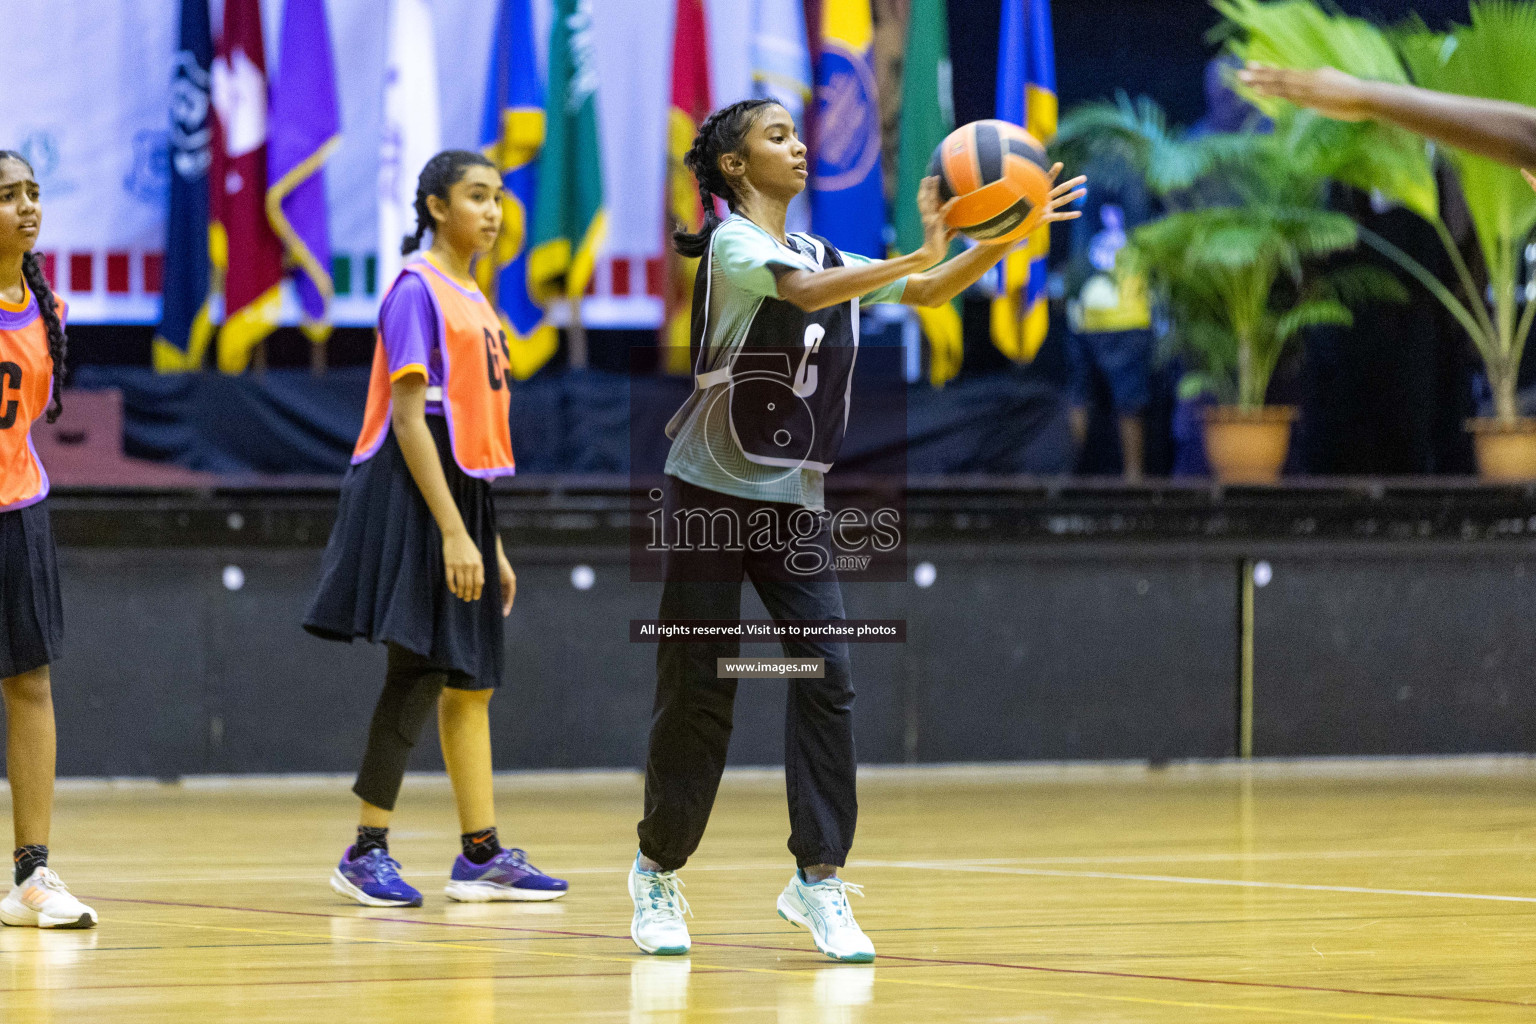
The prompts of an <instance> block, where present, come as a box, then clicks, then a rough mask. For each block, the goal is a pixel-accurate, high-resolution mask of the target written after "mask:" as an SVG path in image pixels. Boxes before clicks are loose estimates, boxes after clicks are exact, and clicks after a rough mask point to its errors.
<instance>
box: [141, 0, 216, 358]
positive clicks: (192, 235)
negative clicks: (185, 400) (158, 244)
mask: <svg viewBox="0 0 1536 1024" xmlns="http://www.w3.org/2000/svg"><path fill="white" fill-rule="evenodd" d="M212 65H213V34H212V31H211V30H210V28H209V24H208V0H182V3H181V35H180V42H179V43H178V44H177V47H176V70H175V72H174V74H173V75H172V78H171V144H170V161H171V204H170V214H169V216H168V217H167V219H166V228H165V270H164V276H163V278H162V298H163V300H164V306H163V308H162V312H161V314H160V329H159V330H158V331H157V332H155V340H154V345H153V349H152V351H153V360H154V365H155V369H156V370H159V371H160V372H161V373H175V372H178V371H185V370H196V369H199V368H200V367H201V366H202V365H203V358H204V356H205V354H206V353H207V351H208V343H209V342H210V341H211V340H212V339H213V323H212V321H211V320H210V319H209V315H208V295H209V292H210V290H211V284H212V282H211V279H210V275H211V274H212V263H211V261H210V260H209V257H208V165H209V162H210V161H211V160H212V155H211V153H210V151H209V148H208V147H209V143H210V142H211V141H212V138H213V122H212V103H211V99H210V96H209V92H208V89H209V73H210V72H209V69H210V68H211V67H212Z"/></svg>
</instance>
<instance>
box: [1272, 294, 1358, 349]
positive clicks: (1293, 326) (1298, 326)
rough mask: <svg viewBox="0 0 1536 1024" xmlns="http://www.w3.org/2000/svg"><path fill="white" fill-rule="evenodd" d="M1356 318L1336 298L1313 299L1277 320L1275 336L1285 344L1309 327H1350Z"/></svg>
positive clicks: (1290, 310)
mask: <svg viewBox="0 0 1536 1024" xmlns="http://www.w3.org/2000/svg"><path fill="white" fill-rule="evenodd" d="M1354 322H1355V318H1354V315H1353V314H1352V313H1350V311H1349V308H1348V307H1347V306H1345V305H1344V304H1343V303H1342V302H1339V301H1338V300H1336V299H1311V300H1309V301H1306V302H1302V303H1299V304H1297V305H1296V306H1293V307H1292V308H1291V309H1289V310H1287V311H1286V312H1284V313H1282V314H1281V315H1280V316H1279V317H1278V318H1277V319H1276V320H1275V338H1276V340H1277V341H1278V342H1279V343H1280V344H1282V345H1283V344H1285V342H1287V341H1289V340H1290V339H1291V338H1292V337H1293V336H1294V335H1295V334H1296V333H1297V332H1298V331H1301V330H1304V329H1306V328H1308V327H1321V326H1322V325H1324V324H1335V325H1337V326H1339V327H1349V326H1351V325H1352V324H1354Z"/></svg>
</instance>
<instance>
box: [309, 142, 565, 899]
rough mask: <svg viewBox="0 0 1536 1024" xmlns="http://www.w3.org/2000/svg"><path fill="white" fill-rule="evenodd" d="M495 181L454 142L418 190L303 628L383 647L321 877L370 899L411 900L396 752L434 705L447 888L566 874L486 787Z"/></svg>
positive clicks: (498, 397)
mask: <svg viewBox="0 0 1536 1024" xmlns="http://www.w3.org/2000/svg"><path fill="white" fill-rule="evenodd" d="M501 200H502V183H501V178H500V176H499V175H498V174H497V172H496V168H495V166H494V165H493V164H492V163H491V162H490V161H489V160H487V159H486V158H485V157H483V156H481V155H480V154H478V153H472V152H469V151H467V150H448V151H446V152H443V153H439V154H437V156H435V157H433V158H432V159H431V160H430V161H428V163H427V166H426V167H425V168H424V169H423V170H422V172H421V178H420V180H419V182H418V183H417V187H416V223H417V227H416V234H415V235H414V236H413V237H410V238H407V239H406V240H405V245H404V246H403V247H402V251H403V252H405V253H406V254H407V255H409V254H411V253H414V252H415V251H416V250H417V249H418V247H419V246H420V244H421V238H422V235H423V234H425V233H426V232H427V231H428V230H431V232H432V246H431V248H430V249H428V250H427V251H426V252H425V253H422V254H421V256H420V257H419V258H416V259H413V260H412V261H410V262H408V263H407V264H406V265H405V268H404V269H403V270H402V271H401V272H400V276H399V277H398V278H396V279H395V281H394V283H393V284H392V285H391V286H390V288H389V291H388V293H387V294H386V295H385V298H384V303H383V306H382V307H381V309H380V311H379V332H378V340H377V342H376V345H375V348H374V358H373V376H372V378H371V380H370V382H369V386H368V404H367V407H366V409H365V411H364V414H363V429H362V432H361V434H360V435H359V437H358V441H357V448H356V449H355V451H354V452H353V455H352V468H351V469H350V470H349V471H348V473H347V477H346V480H345V481H344V482H343V483H342V490H341V503H340V506H339V508H338V510H337V515H336V526H335V528H334V530H333V531H332V532H331V539H330V543H329V544H328V545H327V547H326V551H325V558H324V561H323V563H322V567H321V581H320V588H319V591H318V593H317V594H316V595H315V599H314V603H313V605H312V606H311V608H310V612H309V615H308V617H307V618H306V619H305V622H304V628H305V629H307V630H309V631H310V632H311V633H314V634H315V635H317V636H321V637H324V638H327V639H332V640H343V641H350V640H352V639H353V638H354V637H365V638H367V639H369V640H373V641H382V642H383V643H384V644H385V645H386V646H387V648H388V651H389V663H388V670H387V671H386V674H385V678H384V689H383V692H382V693H381V694H380V695H379V699H378V702H377V704H376V706H375V708H374V713H373V722H372V724H371V726H370V728H369V731H368V746H367V750H366V751H365V753H364V755H363V764H362V768H361V770H360V771H359V772H358V776H357V782H356V784H355V785H354V786H353V787H352V791H353V792H354V793H356V794H357V795H358V797H360V798H361V799H362V813H361V816H360V818H359V823H358V829H357V841H356V842H355V843H354V844H353V845H352V846H350V847H348V848H347V851H346V853H344V854H343V855H342V858H341V862H340V863H339V864H337V866H336V869H335V871H334V872H332V874H331V887H332V888H333V889H335V890H336V891H337V892H338V893H341V894H342V895H344V896H348V897H351V898H352V899H355V900H357V901H358V902H359V903H362V904H364V905H365V906H384V907H388V906H420V905H421V900H422V898H421V893H420V892H418V891H417V890H416V889H414V888H412V887H411V886H410V885H409V884H408V883H406V882H405V881H404V880H403V879H402V878H401V877H400V874H399V867H400V865H399V863H398V862H396V861H395V860H394V858H392V857H390V855H389V844H388V838H387V833H388V828H389V820H390V815H391V813H392V812H393V811H394V807H395V799H396V797H397V796H398V795H399V792H400V784H401V781H402V779H403V778H404V775H405V767H406V762H407V760H408V759H409V757H410V752H411V748H412V747H413V746H414V745H415V743H416V739H417V737H418V736H419V735H420V733H421V729H422V727H423V726H424V725H425V724H426V720H427V718H428V716H429V715H430V714H431V712H432V709H433V708H434V707H436V709H437V717H438V730H439V735H440V737H441V740H442V748H443V760H444V761H445V762H446V763H447V766H448V776H449V778H450V779H451V780H452V782H453V791H454V796H455V798H456V800H457V803H458V811H459V823H460V827H461V829H462V832H463V835H462V837H461V838H462V847H463V852H462V853H461V855H460V856H459V858H458V860H457V861H455V863H454V865H453V870H452V872H451V874H450V877H449V882H448V886H447V888H446V890H445V892H446V894H447V896H448V897H449V898H450V899H454V900H459V901H463V902H486V901H490V900H550V899H557V898H559V897H560V896H563V895H565V891H566V883H565V882H564V881H561V880H560V879H557V878H551V877H549V876H548V875H546V874H544V873H543V872H541V871H539V870H538V869H537V868H535V867H534V866H533V865H531V864H529V863H528V861H527V858H526V857H525V856H524V855H523V851H521V850H514V849H504V848H503V847H502V846H501V843H500V840H499V838H498V836H497V833H496V813H495V804H494V800H493V796H492V780H491V734H490V717H489V707H490V699H491V694H492V692H493V691H494V689H495V687H497V686H499V685H500V684H501V672H502V661H503V634H502V622H501V620H502V619H503V618H504V617H505V616H507V615H510V614H511V612H512V599H513V596H514V595H515V594H516V591H517V577H516V576H515V575H514V574H513V572H512V566H511V565H510V564H508V562H507V556H506V553H505V551H503V549H502V544H501V538H500V537H499V536H498V535H497V533H496V512H495V509H494V507H493V506H492V503H491V489H490V483H491V481H492V480H494V479H495V478H496V477H499V476H508V475H510V474H511V473H512V472H513V470H514V463H513V460H512V434H511V424H510V420H509V413H510V410H511V387H512V376H511V374H510V373H509V372H508V370H507V359H508V357H507V337H506V334H505V330H504V328H503V326H502V324H501V321H500V319H499V318H498V317H497V315H496V311H495V310H494V309H493V308H492V307H491V304H490V303H489V302H487V301H486V299H485V297H484V296H483V295H481V294H480V290H479V288H478V287H476V285H475V283H474V281H473V279H472V278H471V277H470V265H471V263H472V262H473V260H474V258H475V257H476V256H477V255H479V254H482V253H485V252H487V251H488V250H489V249H490V248H491V246H492V245H494V244H495V242H496V236H497V234H498V233H499V231H500V229H501Z"/></svg>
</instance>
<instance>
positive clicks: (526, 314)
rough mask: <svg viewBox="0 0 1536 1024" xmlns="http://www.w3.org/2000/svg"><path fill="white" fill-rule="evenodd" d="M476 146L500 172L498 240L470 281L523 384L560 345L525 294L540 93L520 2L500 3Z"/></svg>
mask: <svg viewBox="0 0 1536 1024" xmlns="http://www.w3.org/2000/svg"><path fill="white" fill-rule="evenodd" d="M480 144H481V145H482V146H483V147H484V148H485V155H486V156H488V157H490V158H491V160H492V161H493V162H495V164H496V168H497V170H499V171H500V172H501V181H502V186H503V187H504V188H505V189H506V194H505V195H504V196H503V198H502V201H501V208H502V218H501V235H500V237H498V238H497V239H496V247H495V248H494V249H492V250H491V252H490V253H489V254H488V255H487V256H486V257H485V258H484V259H482V260H481V261H480V263H479V266H477V267H476V268H475V276H476V277H477V278H479V281H480V290H481V291H483V292H484V293H485V295H486V297H487V298H488V299H490V301H491V303H492V305H494V306H495V307H496V310H497V312H498V313H499V314H500V316H501V318H502V320H503V321H504V322H505V323H506V324H507V327H508V331H507V334H508V337H509V348H510V355H511V363H510V369H511V370H512V375H513V376H514V377H516V378H517V379H518V380H527V379H528V378H529V377H531V376H533V375H534V374H535V373H536V372H538V370H539V368H540V367H542V366H543V365H544V364H545V363H547V362H549V360H550V358H551V357H552V356H553V355H554V354H555V352H556V350H557V349H558V348H559V347H560V338H559V334H558V332H557V331H556V330H555V327H554V325H553V324H551V323H549V322H548V321H547V320H546V319H545V317H544V309H543V307H541V306H540V305H539V304H538V303H536V302H534V301H533V296H532V295H530V294H529V290H528V235H529V232H528V227H529V221H530V220H531V218H530V216H529V214H530V212H531V211H532V210H533V204H534V198H535V197H536V196H537V195H538V191H539V151H540V150H541V149H542V148H543V147H544V89H543V87H542V86H541V84H540V82H539V72H538V63H537V61H536V60H535V57H534V46H533V12H532V10H531V9H530V7H529V2H528V0H501V8H500V12H499V13H498V14H497V17H496V37H495V45H494V47H493V49H492V51H491V69H490V73H489V76H488V80H487V84H486V89H485V115H484V118H483V119H482V121H481V126H480Z"/></svg>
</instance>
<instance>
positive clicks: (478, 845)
mask: <svg viewBox="0 0 1536 1024" xmlns="http://www.w3.org/2000/svg"><path fill="white" fill-rule="evenodd" d="M459 842H460V843H461V844H462V845H463V847H464V856H465V858H466V859H468V860H469V861H470V862H472V863H474V864H484V863H486V862H488V861H489V860H490V859H491V858H492V857H494V856H496V855H497V854H498V853H500V852H501V840H500V839H498V838H497V837H496V828H495V826H492V827H491V828H483V829H481V830H480V831H479V832H465V833H464V834H463V835H461V836H459Z"/></svg>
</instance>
